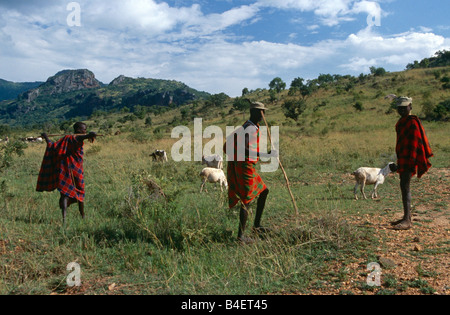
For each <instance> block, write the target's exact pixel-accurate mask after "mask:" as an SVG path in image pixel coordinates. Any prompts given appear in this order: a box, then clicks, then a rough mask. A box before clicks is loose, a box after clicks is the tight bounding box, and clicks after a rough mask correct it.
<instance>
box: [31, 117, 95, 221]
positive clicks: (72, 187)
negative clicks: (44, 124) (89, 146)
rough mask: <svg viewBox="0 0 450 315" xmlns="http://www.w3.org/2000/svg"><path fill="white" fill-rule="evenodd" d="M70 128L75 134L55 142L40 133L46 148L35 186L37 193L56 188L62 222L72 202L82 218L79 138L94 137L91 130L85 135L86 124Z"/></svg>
mask: <svg viewBox="0 0 450 315" xmlns="http://www.w3.org/2000/svg"><path fill="white" fill-rule="evenodd" d="M73 127H74V131H75V135H69V136H65V137H64V138H62V139H60V140H59V141H57V142H55V143H53V142H51V141H50V140H49V138H48V136H47V134H45V133H43V134H42V137H43V138H44V139H45V141H46V142H47V149H46V151H45V155H44V159H43V161H42V166H41V171H40V172H39V177H38V182H37V187H36V191H39V192H43V191H54V190H55V189H58V191H59V192H60V194H61V196H60V199H59V206H60V208H61V211H62V216H63V223H65V221H66V214H67V208H68V207H69V206H70V205H71V204H73V203H76V202H78V209H79V211H80V214H81V216H82V218H83V219H84V196H85V192H84V173H83V141H84V140H86V139H90V140H91V141H94V139H95V137H96V133H95V132H91V133H89V134H86V124H84V123H82V122H77V123H75V125H74V126H73Z"/></svg>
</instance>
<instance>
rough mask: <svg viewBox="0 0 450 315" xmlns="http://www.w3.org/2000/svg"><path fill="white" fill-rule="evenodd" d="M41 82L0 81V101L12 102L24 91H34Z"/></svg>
mask: <svg viewBox="0 0 450 315" xmlns="http://www.w3.org/2000/svg"><path fill="white" fill-rule="evenodd" d="M42 83H43V82H10V81H6V80H3V79H0V101H4V100H13V99H15V98H17V96H18V95H20V94H22V93H23V92H25V91H28V90H30V89H34V88H36V87H38V86H39V85H41V84H42Z"/></svg>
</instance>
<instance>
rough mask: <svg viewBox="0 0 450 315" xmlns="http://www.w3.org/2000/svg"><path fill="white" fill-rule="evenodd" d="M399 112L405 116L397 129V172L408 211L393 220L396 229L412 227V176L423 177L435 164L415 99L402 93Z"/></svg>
mask: <svg viewBox="0 0 450 315" xmlns="http://www.w3.org/2000/svg"><path fill="white" fill-rule="evenodd" d="M396 104H397V112H398V113H399V115H400V116H401V117H400V119H399V121H398V122H397V125H396V126H395V130H396V132H397V143H396V153H397V165H398V169H397V172H398V173H399V174H400V189H401V192H402V201H403V211H404V215H403V218H402V219H401V220H398V221H395V222H392V225H393V228H394V229H396V230H408V229H410V228H411V227H412V221H411V190H410V183H411V178H412V177H413V176H414V175H416V174H417V177H418V178H421V177H422V176H423V175H424V174H425V173H426V172H428V170H429V169H430V167H431V163H430V161H429V158H431V157H432V156H433V152H432V150H431V147H430V143H429V141H428V138H427V136H426V134H425V130H424V128H423V125H422V123H421V121H420V119H419V118H418V117H417V116H415V115H411V111H412V99H411V98H409V97H399V98H397V100H396Z"/></svg>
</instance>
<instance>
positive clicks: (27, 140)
mask: <svg viewBox="0 0 450 315" xmlns="http://www.w3.org/2000/svg"><path fill="white" fill-rule="evenodd" d="M22 140H23V141H25V142H29V143H42V142H44V139H42V138H41V137H37V138H36V137H26V138H23V139H22Z"/></svg>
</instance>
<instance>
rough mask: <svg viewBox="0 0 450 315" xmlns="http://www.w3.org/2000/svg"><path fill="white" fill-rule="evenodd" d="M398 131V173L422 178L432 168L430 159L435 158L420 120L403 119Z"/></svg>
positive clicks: (396, 127)
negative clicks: (407, 171) (407, 173)
mask: <svg viewBox="0 0 450 315" xmlns="http://www.w3.org/2000/svg"><path fill="white" fill-rule="evenodd" d="M395 130H396V131H397V145H396V152H397V164H398V170H397V172H398V173H402V172H404V171H406V170H409V171H412V176H414V175H415V174H416V173H417V177H418V178H421V177H422V175H423V174H425V173H426V172H427V171H428V170H429V169H430V167H431V163H430V161H429V158H430V157H432V156H433V152H432V151H431V147H430V143H429V142H428V138H427V136H426V134H425V130H424V129H423V126H422V123H421V122H420V120H419V118H418V117H417V116H414V115H410V116H407V117H402V118H400V120H399V121H398V123H397V125H396V126H395Z"/></svg>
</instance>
